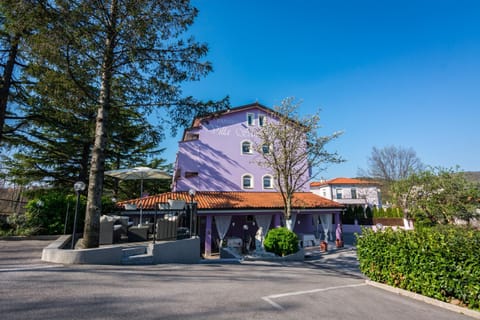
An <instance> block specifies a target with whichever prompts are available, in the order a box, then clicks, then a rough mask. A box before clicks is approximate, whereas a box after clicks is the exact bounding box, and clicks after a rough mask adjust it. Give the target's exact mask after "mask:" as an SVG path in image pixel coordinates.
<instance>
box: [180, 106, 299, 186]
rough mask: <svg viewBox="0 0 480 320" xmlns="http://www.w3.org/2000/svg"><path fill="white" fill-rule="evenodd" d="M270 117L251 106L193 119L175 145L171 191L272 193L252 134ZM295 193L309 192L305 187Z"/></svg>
mask: <svg viewBox="0 0 480 320" xmlns="http://www.w3.org/2000/svg"><path fill="white" fill-rule="evenodd" d="M272 115H273V111H272V110H271V109H269V108H267V107H264V106H262V105H260V104H258V103H255V104H250V105H246V106H242V107H238V108H234V109H230V110H226V111H224V112H220V113H215V114H210V115H207V116H204V117H199V118H197V119H195V120H194V121H193V125H192V127H191V128H189V129H187V130H185V133H184V135H183V138H182V141H180V143H179V148H178V153H177V160H176V163H175V175H174V181H173V188H172V189H173V191H188V190H190V189H195V190H201V191H267V192H268V191H271V192H275V191H276V189H275V185H274V179H273V175H272V172H271V171H270V170H268V169H265V168H262V167H260V166H259V165H258V164H257V161H258V160H259V158H260V157H261V155H260V154H258V153H257V152H255V151H254V150H253V146H254V144H258V143H259V141H258V139H256V137H255V134H254V132H255V130H256V129H258V128H260V127H262V126H263V125H265V124H266V123H267V122H275V121H276V119H275V117H273V116H272ZM264 151H265V152H274V150H269V147H268V146H265V148H264ZM304 179H305V181H308V180H309V176H308V173H306V175H305V177H304ZM299 191H304V192H306V191H309V186H308V183H305V184H304V187H303V189H302V190H299Z"/></svg>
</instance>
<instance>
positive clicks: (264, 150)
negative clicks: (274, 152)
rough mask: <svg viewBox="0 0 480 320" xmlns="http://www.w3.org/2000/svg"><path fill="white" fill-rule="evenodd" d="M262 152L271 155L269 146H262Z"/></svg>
mask: <svg viewBox="0 0 480 320" xmlns="http://www.w3.org/2000/svg"><path fill="white" fill-rule="evenodd" d="M262 152H263V154H267V153H270V146H269V145H268V144H264V145H263V146H262Z"/></svg>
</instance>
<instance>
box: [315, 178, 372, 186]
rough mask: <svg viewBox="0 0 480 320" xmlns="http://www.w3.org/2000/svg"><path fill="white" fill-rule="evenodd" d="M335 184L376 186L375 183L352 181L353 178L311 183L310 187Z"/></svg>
mask: <svg viewBox="0 0 480 320" xmlns="http://www.w3.org/2000/svg"><path fill="white" fill-rule="evenodd" d="M333 184H341V185H345V184H373V185H374V184H376V183H375V182H372V181H368V180H360V179H352V178H335V179H331V180H327V181H315V182H312V183H310V187H320V186H326V185H333Z"/></svg>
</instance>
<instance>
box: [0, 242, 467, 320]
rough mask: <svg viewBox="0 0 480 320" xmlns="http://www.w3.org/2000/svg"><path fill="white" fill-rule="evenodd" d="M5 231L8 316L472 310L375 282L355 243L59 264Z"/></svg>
mask: <svg viewBox="0 0 480 320" xmlns="http://www.w3.org/2000/svg"><path fill="white" fill-rule="evenodd" d="M48 243H49V241H34V240H29V241H3V240H0V297H1V299H0V314H1V315H2V319H135V318H140V319H347V320H348V319H355V320H358V319H408V320H411V319H436V320H437V319H440V320H442V319H472V318H471V317H468V316H466V315H462V314H459V313H456V312H452V311H449V310H445V309H443V308H439V307H437V306H434V305H430V304H426V303H424V302H421V301H418V300H414V299H411V298H408V297H404V296H401V295H398V294H394V293H391V292H388V291H385V290H382V289H379V288H376V287H373V286H370V285H368V284H366V282H365V279H364V278H363V276H362V275H361V273H360V272H359V271H358V265H357V262H356V256H355V251H354V250H351V248H345V249H343V250H339V251H335V252H334V251H332V252H331V253H329V254H321V253H319V252H315V250H316V249H313V250H312V249H311V250H310V251H311V252H310V253H311V254H310V256H309V257H308V258H307V259H306V260H305V262H289V263H286V262H284V263H266V262H259V261H256V262H255V261H253V262H245V263H241V264H240V263H208V264H195V265H179V264H175V265H174V264H169V265H148V266H96V265H57V264H48V263H44V262H42V261H41V260H40V255H41V249H42V248H43V247H44V246H46V245H48Z"/></svg>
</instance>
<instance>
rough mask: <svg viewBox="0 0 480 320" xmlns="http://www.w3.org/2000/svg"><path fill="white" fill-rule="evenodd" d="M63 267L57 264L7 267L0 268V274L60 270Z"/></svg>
mask: <svg viewBox="0 0 480 320" xmlns="http://www.w3.org/2000/svg"><path fill="white" fill-rule="evenodd" d="M61 267H63V265H57V264H26V265H18V266H9V267H7V268H0V272H12V271H28V270H38V269H50V268H61Z"/></svg>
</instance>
